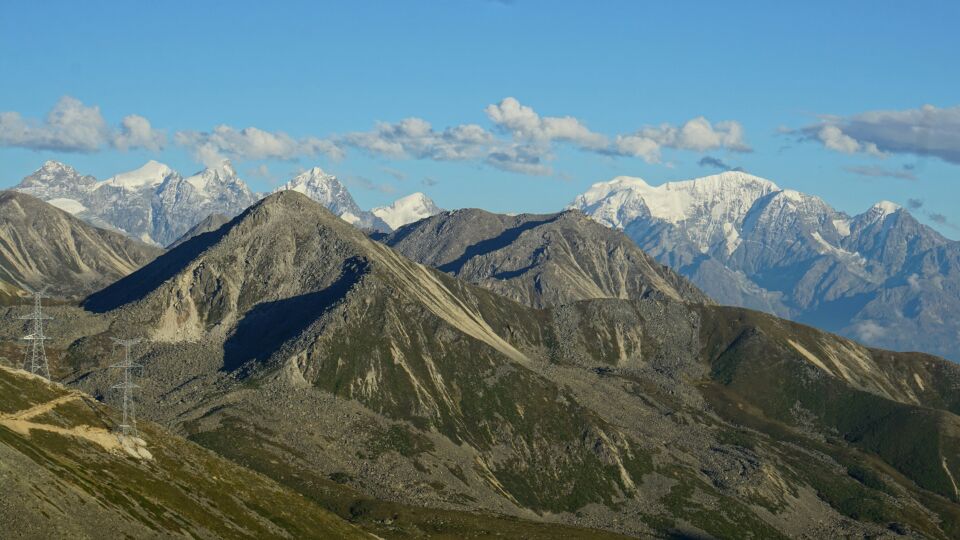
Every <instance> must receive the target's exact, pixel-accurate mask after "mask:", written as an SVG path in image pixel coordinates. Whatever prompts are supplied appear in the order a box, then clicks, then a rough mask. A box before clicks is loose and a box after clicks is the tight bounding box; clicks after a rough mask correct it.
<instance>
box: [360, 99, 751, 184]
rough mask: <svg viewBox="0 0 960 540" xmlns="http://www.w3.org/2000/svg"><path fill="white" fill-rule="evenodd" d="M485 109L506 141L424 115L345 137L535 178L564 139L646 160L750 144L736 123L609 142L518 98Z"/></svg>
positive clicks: (375, 148)
mask: <svg viewBox="0 0 960 540" xmlns="http://www.w3.org/2000/svg"><path fill="white" fill-rule="evenodd" d="M484 111H485V113H486V115H487V117H488V118H489V119H490V121H491V122H493V124H494V125H495V126H496V128H498V129H497V131H499V132H500V133H502V134H505V135H507V136H508V137H509V138H508V139H504V138H503V137H497V136H496V135H495V134H494V133H492V132H490V131H487V130H486V129H484V128H483V127H481V126H478V125H476V124H464V125H458V126H454V127H450V128H446V129H444V130H443V131H437V130H435V129H434V128H433V127H432V126H431V125H430V123H429V122H427V121H426V120H423V119H420V118H407V119H405V120H402V121H400V122H397V123H385V122H382V123H379V124H377V125H376V127H375V128H374V129H373V130H372V131H366V132H355V133H349V134H347V135H345V136H344V137H343V138H342V139H341V140H342V142H343V143H344V144H347V145H350V146H354V147H357V148H361V149H363V150H365V151H367V152H370V153H373V154H378V155H382V156H386V157H390V158H415V159H434V160H440V161H455V160H480V161H481V162H482V163H485V164H487V165H489V166H492V167H496V168H498V169H502V170H507V171H513V172H518V173H522V174H532V175H548V174H552V173H553V170H552V168H551V167H550V166H549V162H550V161H551V160H552V159H553V145H554V144H555V143H558V142H566V143H570V144H573V145H574V146H576V147H577V148H579V149H581V150H584V151H587V152H595V153H599V154H604V155H612V156H630V157H638V158H641V159H643V160H645V161H647V162H648V163H660V160H661V152H662V149H663V148H673V149H679V150H691V151H695V152H703V151H706V150H713V149H719V148H723V149H727V150H731V151H735V152H749V151H750V147H749V146H748V145H747V144H746V142H745V141H744V136H743V126H741V125H740V124H739V123H738V122H732V121H727V122H718V123H717V124H711V123H710V122H709V121H708V120H707V119H706V118H704V117H702V116H701V117H697V118H693V119H691V120H689V121H688V122H686V123H685V124H683V125H682V126H672V125H669V124H662V125H660V126H657V127H645V128H642V129H641V130H639V131H637V132H636V133H633V134H627V135H617V136H616V137H615V138H614V139H613V140H612V141H611V140H610V138H609V137H607V136H606V135H603V134H601V133H596V132H594V131H591V130H590V129H589V128H587V126H586V125H585V124H584V123H583V122H581V121H580V120H578V119H577V118H574V117H572V116H541V115H540V114H538V113H537V112H536V111H535V110H533V108H531V107H528V106H526V105H523V104H521V103H520V102H519V101H518V100H517V99H516V98H513V97H507V98H504V99H503V100H501V101H500V102H499V103H496V104H491V105H488V106H487V107H486V108H485V109H484Z"/></svg>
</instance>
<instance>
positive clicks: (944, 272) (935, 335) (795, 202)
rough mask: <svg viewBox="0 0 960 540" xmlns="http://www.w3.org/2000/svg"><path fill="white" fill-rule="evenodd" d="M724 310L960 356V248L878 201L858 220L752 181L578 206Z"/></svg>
mask: <svg viewBox="0 0 960 540" xmlns="http://www.w3.org/2000/svg"><path fill="white" fill-rule="evenodd" d="M572 207H573V208H577V209H580V210H582V211H583V212H585V213H586V214H588V215H590V216H591V217H592V218H593V219H595V220H597V221H598V222H600V223H603V224H605V225H607V226H610V227H612V228H616V229H620V230H623V231H624V232H625V233H626V234H627V235H628V236H629V237H630V238H632V239H633V240H634V241H635V242H636V243H637V245H639V246H640V247H641V248H642V249H644V250H645V251H647V252H648V253H650V254H651V255H653V256H654V257H656V258H657V260H659V261H660V262H662V263H664V264H667V265H669V266H670V267H672V268H674V269H675V270H677V271H678V272H680V273H681V274H682V275H684V276H686V277H688V278H690V279H691V280H692V281H693V282H694V283H695V284H696V285H698V286H699V287H700V288H701V289H702V290H703V291H704V292H706V293H707V294H708V295H710V297H712V298H714V299H715V300H716V301H718V302H720V303H721V304H730V305H738V306H744V307H749V308H753V309H760V310H764V311H767V312H769V313H773V314H776V315H779V316H782V317H789V318H792V319H795V320H797V321H801V322H805V323H809V324H813V325H816V326H818V327H821V328H824V329H827V330H830V331H834V332H838V333H841V334H843V335H846V336H848V337H852V338H855V339H859V340H861V341H864V342H866V343H868V344H871V345H874V346H880V347H887V348H892V349H898V350H918V349H919V350H923V351H926V352H930V353H934V354H939V355H942V356H947V357H949V358H952V359H955V360H960V356H958V354H960V353H958V352H957V351H960V321H958V319H957V318H956V317H953V316H951V315H950V314H951V313H957V312H958V310H960V265H958V264H957V260H958V259H960V243H958V242H953V241H950V240H947V239H946V238H944V237H942V236H941V235H940V234H938V233H937V232H935V231H934V230H932V229H930V228H929V227H926V226H924V225H922V224H920V223H919V222H917V221H916V220H915V219H914V218H913V217H912V216H911V215H910V214H909V213H908V212H907V211H906V210H904V209H902V208H900V207H899V206H897V205H895V204H893V203H889V202H880V203H877V204H876V205H874V206H873V207H872V208H871V209H869V210H868V211H866V212H864V213H863V214H860V215H857V216H853V217H850V216H848V215H846V214H843V213H842V212H837V211H836V210H834V209H833V208H831V207H830V206H829V205H827V204H826V203H825V202H824V201H822V200H821V199H819V198H817V197H813V196H810V195H806V194H803V193H799V192H797V191H793V190H789V189H781V188H779V187H777V186H776V185H775V184H774V183H772V182H770V181H768V180H764V179H762V178H758V177H755V176H751V175H748V174H745V173H733V172H731V173H723V174H719V175H715V176H710V177H706V178H699V179H696V180H690V181H682V182H670V183H667V184H664V185H662V186H657V187H653V186H650V185H648V184H646V183H645V182H644V181H643V180H640V179H638V178H628V177H620V178H617V179H614V180H613V181H611V182H603V183H599V184H595V185H594V186H593V187H592V188H591V189H590V190H588V191H587V192H586V193H584V194H583V195H580V196H579V197H577V199H576V200H575V201H574V203H573V204H572Z"/></svg>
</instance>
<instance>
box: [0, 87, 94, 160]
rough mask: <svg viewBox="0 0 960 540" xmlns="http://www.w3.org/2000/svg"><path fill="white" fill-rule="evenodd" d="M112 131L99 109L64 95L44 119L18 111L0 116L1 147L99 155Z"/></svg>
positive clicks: (0, 114)
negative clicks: (29, 117) (28, 116)
mask: <svg viewBox="0 0 960 540" xmlns="http://www.w3.org/2000/svg"><path fill="white" fill-rule="evenodd" d="M109 132H110V130H109V128H108V127H107V123H106V121H104V119H103V116H102V115H101V114H100V108H99V107H96V106H94V107H87V106H86V105H84V104H83V103H82V102H81V101H80V100H78V99H76V98H72V97H70V96H63V97H62V98H60V100H59V101H57V103H56V105H54V106H53V108H52V109H51V110H50V112H49V113H47V116H46V117H45V118H44V119H43V120H35V119H28V118H23V117H22V116H21V115H20V113H17V112H4V113H0V144H2V145H3V146H19V147H22V148H30V149H32V150H59V151H63V152H95V151H97V150H99V149H100V147H101V146H102V145H104V144H105V143H106V142H107V139H108V135H109Z"/></svg>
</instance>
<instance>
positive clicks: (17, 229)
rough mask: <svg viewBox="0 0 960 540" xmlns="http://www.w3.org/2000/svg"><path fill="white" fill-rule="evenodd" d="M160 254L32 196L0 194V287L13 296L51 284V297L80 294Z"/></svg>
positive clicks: (92, 289)
mask: <svg viewBox="0 0 960 540" xmlns="http://www.w3.org/2000/svg"><path fill="white" fill-rule="evenodd" d="M162 252H163V250H161V249H159V248H156V247H153V246H149V245H147V244H143V243H141V242H137V241H136V240H132V239H130V238H128V237H127V236H125V235H123V234H120V233H117V232H113V231H107V230H103V229H98V228H96V227H93V226H91V225H89V224H87V223H85V222H83V221H81V220H79V219H77V218H75V217H73V216H71V215H70V214H68V213H67V212H64V211H63V210H60V209H58V208H55V207H53V206H52V205H50V204H47V203H45V202H43V201H41V200H39V199H36V198H34V197H31V196H30V195H25V194H23V193H17V192H15V191H2V192H0V288H2V289H3V290H9V291H11V292H10V294H11V296H12V295H15V294H16V293H15V292H13V291H21V292H22V290H23V289H25V288H28V289H31V290H37V289H39V288H41V287H44V286H49V287H50V289H49V293H50V294H52V295H54V296H58V297H62V298H81V297H83V296H86V295H88V294H90V293H91V292H93V291H95V290H98V289H100V288H102V287H105V286H106V285H108V284H110V283H112V282H114V281H116V280H117V279H119V278H121V277H123V276H125V275H127V274H129V273H131V272H133V271H134V270H136V269H138V268H140V267H141V266H143V265H144V264H146V263H148V262H150V261H151V260H153V258H154V257H156V256H157V255H159V254H160V253H162ZM9 300H11V301H12V300H13V298H9Z"/></svg>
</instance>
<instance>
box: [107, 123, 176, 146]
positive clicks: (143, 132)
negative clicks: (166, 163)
mask: <svg viewBox="0 0 960 540" xmlns="http://www.w3.org/2000/svg"><path fill="white" fill-rule="evenodd" d="M166 140H167V136H166V134H164V133H163V132H162V131H158V130H156V129H153V127H152V126H151V125H150V121H149V120H147V119H146V118H144V117H142V116H140V115H136V114H131V115H129V116H126V117H124V118H123V120H121V121H120V130H119V131H118V132H117V133H116V134H115V135H114V136H113V146H114V147H116V148H118V149H120V150H127V149H130V148H144V149H147V150H152V151H154V152H156V151H159V150H161V149H162V148H163V146H164V144H165V143H166Z"/></svg>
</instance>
